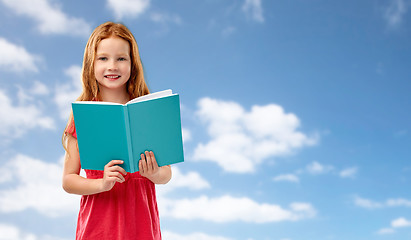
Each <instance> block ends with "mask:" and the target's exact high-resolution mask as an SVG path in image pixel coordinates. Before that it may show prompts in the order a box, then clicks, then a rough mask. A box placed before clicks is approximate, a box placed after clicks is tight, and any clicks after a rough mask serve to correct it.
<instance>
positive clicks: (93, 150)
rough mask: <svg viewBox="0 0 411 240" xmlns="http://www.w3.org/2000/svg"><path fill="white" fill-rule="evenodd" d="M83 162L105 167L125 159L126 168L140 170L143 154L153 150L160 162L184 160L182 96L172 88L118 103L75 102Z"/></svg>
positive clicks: (100, 168)
mask: <svg viewBox="0 0 411 240" xmlns="http://www.w3.org/2000/svg"><path fill="white" fill-rule="evenodd" d="M72 108H73V116H74V123H75V126H76V133H77V140H78V147H79V152H80V162H81V167H82V168H83V169H92V170H104V166H105V165H106V164H107V163H108V162H110V161H111V160H123V161H124V164H122V165H121V167H123V168H124V169H125V170H126V171H127V172H131V173H133V172H137V171H138V170H139V169H138V163H139V160H140V154H141V153H144V151H146V150H147V151H153V152H154V156H155V157H156V160H157V163H158V165H159V166H164V165H170V164H173V163H178V162H183V161H184V153H183V141H182V133H181V117H180V98H179V95H178V94H173V93H172V91H171V90H165V91H161V92H156V93H151V94H148V95H145V96H141V97H138V98H135V99H133V100H131V101H129V102H128V103H126V104H124V105H123V104H116V103H110V102H98V101H77V102H74V103H72Z"/></svg>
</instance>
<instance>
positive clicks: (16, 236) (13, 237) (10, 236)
mask: <svg viewBox="0 0 411 240" xmlns="http://www.w3.org/2000/svg"><path fill="white" fill-rule="evenodd" d="M0 233H1V234H0V240H36V239H37V238H36V236H35V235H33V234H25V233H23V232H22V231H20V229H19V228H17V227H15V226H13V225H10V224H3V223H0Z"/></svg>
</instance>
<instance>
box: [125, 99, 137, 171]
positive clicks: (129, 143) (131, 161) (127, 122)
mask: <svg viewBox="0 0 411 240" xmlns="http://www.w3.org/2000/svg"><path fill="white" fill-rule="evenodd" d="M123 109H124V111H123V112H124V125H125V126H126V135H127V149H128V162H129V164H130V171H131V172H132V173H133V172H136V171H137V169H135V168H134V159H133V146H132V141H131V134H130V117H129V114H128V108H127V105H126V106H123Z"/></svg>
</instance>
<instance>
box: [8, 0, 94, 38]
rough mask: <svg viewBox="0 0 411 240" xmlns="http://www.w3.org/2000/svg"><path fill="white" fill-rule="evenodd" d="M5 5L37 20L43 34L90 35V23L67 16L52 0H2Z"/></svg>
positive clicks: (19, 13)
mask: <svg viewBox="0 0 411 240" xmlns="http://www.w3.org/2000/svg"><path fill="white" fill-rule="evenodd" d="M1 2H3V4H4V5H6V6H7V7H9V8H10V9H12V10H13V11H14V12H16V13H17V14H18V15H22V16H26V17H29V18H31V19H33V20H34V21H35V22H37V28H38V30H39V31H40V32H41V33H43V34H66V35H76V36H88V35H89V34H90V32H91V27H90V24H88V23H87V22H86V21H84V20H83V19H80V18H74V17H70V16H67V15H66V14H65V13H64V12H63V11H62V10H61V7H60V5H61V4H52V2H51V1H50V0H1Z"/></svg>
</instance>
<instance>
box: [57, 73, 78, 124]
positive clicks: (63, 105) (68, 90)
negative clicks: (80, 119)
mask: <svg viewBox="0 0 411 240" xmlns="http://www.w3.org/2000/svg"><path fill="white" fill-rule="evenodd" d="M64 74H65V75H66V76H68V77H69V81H68V82H66V83H64V84H60V85H58V86H56V95H55V97H54V101H55V103H56V104H57V106H58V109H59V112H60V117H61V118H62V119H63V120H68V117H69V115H70V112H71V103H72V102H74V101H75V100H76V99H77V98H78V97H79V96H80V94H81V92H82V89H83V86H82V83H81V67H79V66H75V65H73V66H71V67H69V68H68V69H66V70H65V71H64Z"/></svg>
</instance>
